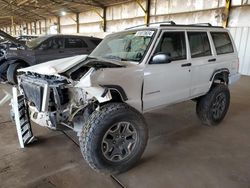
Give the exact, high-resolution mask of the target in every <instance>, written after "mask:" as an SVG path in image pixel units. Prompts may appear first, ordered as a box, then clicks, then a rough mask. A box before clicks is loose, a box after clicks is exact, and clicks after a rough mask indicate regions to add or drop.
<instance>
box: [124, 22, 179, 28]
mask: <svg viewBox="0 0 250 188" xmlns="http://www.w3.org/2000/svg"><path fill="white" fill-rule="evenodd" d="M156 24H160V26H165V25H176V23H175V22H173V21H165V22H154V23H149V24H141V25H136V26H133V27H128V28H126V29H125V30H129V29H134V28H137V27H142V26H150V25H156Z"/></svg>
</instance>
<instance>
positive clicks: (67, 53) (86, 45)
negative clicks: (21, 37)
mask: <svg viewBox="0 0 250 188" xmlns="http://www.w3.org/2000/svg"><path fill="white" fill-rule="evenodd" d="M101 40H102V39H99V38H94V37H86V36H78V35H46V36H41V37H38V38H36V39H33V40H31V41H29V42H27V43H26V44H23V43H21V44H19V47H18V48H16V49H8V50H7V51H6V54H5V59H6V61H5V62H3V63H1V65H0V76H1V80H2V81H8V82H9V83H13V84H15V83H17V77H16V76H17V69H19V68H23V67H28V66H32V65H36V64H39V63H42V62H46V61H50V60H55V59H61V58H66V57H71V56H75V55H81V54H90V53H91V52H92V51H93V50H94V49H95V47H96V46H97V45H98V44H99V43H100V42H101ZM13 42H14V41H13Z"/></svg>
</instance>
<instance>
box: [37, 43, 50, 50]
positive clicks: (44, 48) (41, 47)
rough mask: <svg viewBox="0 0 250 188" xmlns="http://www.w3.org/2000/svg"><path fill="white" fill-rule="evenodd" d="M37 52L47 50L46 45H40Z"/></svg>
mask: <svg viewBox="0 0 250 188" xmlns="http://www.w3.org/2000/svg"><path fill="white" fill-rule="evenodd" d="M38 49H39V50H47V49H48V47H47V45H45V44H42V45H40V46H39V48H38Z"/></svg>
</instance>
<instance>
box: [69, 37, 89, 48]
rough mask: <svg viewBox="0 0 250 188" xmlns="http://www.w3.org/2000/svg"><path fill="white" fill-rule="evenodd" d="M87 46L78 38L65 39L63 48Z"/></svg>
mask: <svg viewBox="0 0 250 188" xmlns="http://www.w3.org/2000/svg"><path fill="white" fill-rule="evenodd" d="M87 47H88V45H87V44H86V42H85V41H83V40H82V39H80V38H65V48H87Z"/></svg>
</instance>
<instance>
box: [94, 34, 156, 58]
mask: <svg viewBox="0 0 250 188" xmlns="http://www.w3.org/2000/svg"><path fill="white" fill-rule="evenodd" d="M154 32H155V31H154V30H140V31H127V32H123V33H117V34H112V35H109V36H107V37H106V38H104V40H103V41H102V42H101V43H100V45H99V46H98V47H97V48H96V49H95V50H94V51H93V52H92V53H91V54H90V56H91V57H101V58H106V59H116V60H121V61H136V62H140V61H141V60H142V58H143V57H144V54H145V53H146V51H147V48H148V46H149V44H150V42H151V40H152V39H153V35H154Z"/></svg>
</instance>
